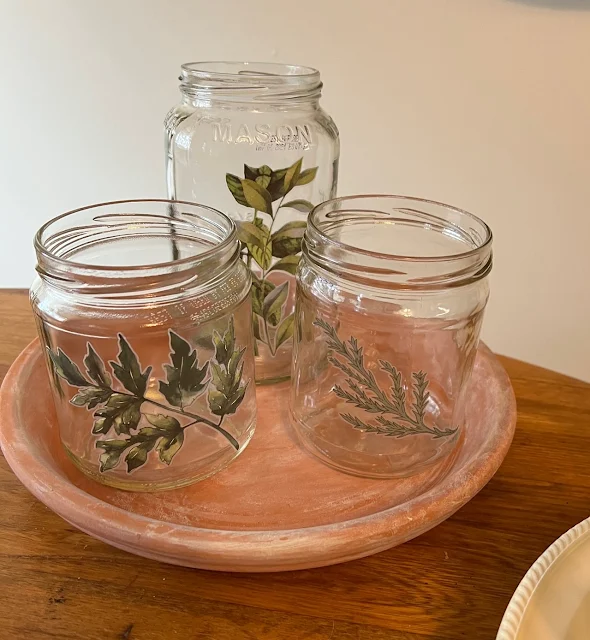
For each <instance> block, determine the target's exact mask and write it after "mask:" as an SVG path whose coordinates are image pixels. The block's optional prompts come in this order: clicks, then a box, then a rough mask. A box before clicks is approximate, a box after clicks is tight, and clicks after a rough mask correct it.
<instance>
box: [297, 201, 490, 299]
mask: <svg viewBox="0 0 590 640" xmlns="http://www.w3.org/2000/svg"><path fill="white" fill-rule="evenodd" d="M378 225H387V228H386V229H385V230H386V231H387V233H383V234H381V235H378V234H377V235H376V229H377V228H378ZM392 228H393V229H394V231H393V233H392V232H391V229H392ZM418 234H420V235H418ZM422 234H423V235H422ZM337 235H338V236H340V237H335V236H337ZM343 235H344V236H345V237H344V238H342V236H343ZM346 236H348V237H346ZM351 236H352V239H351V240H350V239H349V238H351ZM357 238H359V243H358V244H355V241H356V239H357ZM361 240H364V244H365V245H366V244H372V243H373V242H378V243H380V244H381V246H383V244H384V243H387V242H393V243H395V244H396V245H398V246H399V245H400V244H401V245H404V244H406V245H411V246H412V245H413V246H417V247H419V248H420V247H422V246H423V245H424V246H425V245H426V244H428V245H429V246H430V247H431V248H434V249H436V251H433V252H427V251H422V250H421V249H420V250H419V251H418V252H417V253H412V254H410V252H409V251H406V252H405V253H404V252H403V251H402V252H400V251H383V250H382V249H380V250H375V249H373V248H372V247H367V246H362V243H361ZM458 243H464V244H465V245H467V246H466V247H465V249H464V250H461V251H458V252H457V251H453V250H449V249H448V246H449V245H455V246H457V244H458ZM453 249H454V247H453ZM302 250H303V253H304V255H305V256H306V257H307V258H308V259H309V260H310V261H311V263H312V264H314V265H315V266H316V267H318V268H320V269H322V270H324V271H326V272H327V273H332V274H334V276H335V277H337V278H340V279H342V280H348V281H350V282H351V283H353V282H356V283H357V284H359V285H362V286H366V287H372V288H378V289H414V290H437V289H441V288H445V287H457V286H464V285H466V284H470V283H473V282H476V281H478V280H481V279H482V278H484V277H485V276H487V275H488V274H489V272H490V271H491V268H492V231H491V229H490V228H489V226H488V225H487V224H486V223H485V222H484V221H483V220H481V219H480V218H478V217H477V216H475V215H473V214H471V213H469V212H467V211H464V210H463V209H459V208H457V207H453V206H450V205H447V204H444V203H442V202H437V201H435V200H426V199H424V198H417V197H412V196H399V195H390V194H362V195H353V196H343V197H340V198H335V199H333V200H327V201H325V202H323V203H321V204H319V205H317V206H316V207H315V208H314V209H312V211H311V213H310V214H309V219H308V225H307V229H306V231H305V235H304V239H303V244H302Z"/></svg>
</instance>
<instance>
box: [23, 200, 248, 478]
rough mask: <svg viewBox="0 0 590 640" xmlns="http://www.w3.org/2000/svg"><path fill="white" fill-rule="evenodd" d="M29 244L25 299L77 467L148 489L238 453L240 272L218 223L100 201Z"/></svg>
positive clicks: (163, 204) (198, 215)
mask: <svg viewBox="0 0 590 640" xmlns="http://www.w3.org/2000/svg"><path fill="white" fill-rule="evenodd" d="M35 246H36V251H37V258H38V266H37V271H38V273H39V277H38V278H37V280H36V282H35V284H34V285H33V288H32V289H31V301H32V304H33V309H34V311H35V314H36V317H37V325H38V329H39V336H40V339H41V343H42V348H43V349H44V351H45V354H46V362H47V367H48V371H49V374H50V379H51V384H52V387H53V392H54V394H53V395H54V398H55V404H56V411H57V417H58V423H59V428H60V437H61V440H62V443H63V445H64V447H65V449H66V451H67V453H68V454H69V456H70V458H71V459H72V461H73V462H74V464H75V465H76V466H77V467H78V468H79V469H80V470H81V471H83V472H84V473H86V474H87V475H89V476H91V477H93V478H94V479H96V480H98V481H99V482H102V483H104V484H109V485H112V486H116V487H119V488H122V489H129V490H137V491H154V490H158V489H167V488H174V487H179V486H183V485H186V484H189V483H191V482H195V481H197V480H199V479H202V478H205V477H207V476H209V475H211V474H213V473H215V472H216V471H218V470H220V469H222V468H223V467H225V466H226V465H227V464H229V463H230V462H231V461H232V460H233V459H234V458H235V457H236V456H237V455H238V454H239V453H241V451H243V449H244V448H245V446H246V445H247V444H248V442H249V440H250V438H251V437H252V434H253V432H254V427H255V419H256V398H255V396H256V394H255V387H254V348H253V339H252V324H251V318H252V307H251V299H250V284H251V278H250V273H249V271H248V269H247V268H246V266H245V264H244V262H243V261H242V260H241V259H240V244H239V240H238V238H237V231H236V227H235V224H234V223H233V222H232V221H231V220H230V219H229V218H227V217H226V216H225V215H223V214H222V213H220V212H218V211H215V210H213V209H210V208H208V207H203V206H200V205H195V204H188V203H183V202H174V203H173V202H171V201H135V202H115V203H106V204H103V205H96V206H93V207H87V208H84V209H79V210H77V211H73V212H70V213H68V214H64V215H63V216H60V217H58V218H55V219H54V220H52V221H50V222H49V223H47V224H46V225H45V226H43V227H42V228H41V230H40V231H39V233H38V234H37V236H36V241H35ZM48 410H49V409H48Z"/></svg>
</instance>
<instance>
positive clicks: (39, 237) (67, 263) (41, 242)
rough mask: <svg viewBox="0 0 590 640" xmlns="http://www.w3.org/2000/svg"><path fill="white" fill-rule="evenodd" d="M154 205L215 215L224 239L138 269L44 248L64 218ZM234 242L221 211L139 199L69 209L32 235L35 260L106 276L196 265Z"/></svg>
mask: <svg viewBox="0 0 590 640" xmlns="http://www.w3.org/2000/svg"><path fill="white" fill-rule="evenodd" d="M156 203H157V204H159V205H169V206H177V205H182V206H188V207H191V208H193V209H198V210H199V211H203V212H207V213H209V214H214V216H215V217H217V218H218V220H222V221H223V222H224V223H225V224H226V234H225V237H224V238H223V239H222V240H221V242H219V243H218V244H216V245H215V246H214V247H212V248H211V249H207V250H205V251H203V252H200V253H198V254H195V255H190V256H186V257H184V258H179V259H177V260H174V259H173V260H170V261H165V262H153V263H146V264H139V265H102V264H96V263H92V264H89V263H86V262H78V261H76V260H70V259H69V258H67V257H65V258H64V257H63V256H60V255H57V254H56V253H55V252H54V251H52V250H50V249H48V248H47V246H46V244H45V240H46V238H44V235H45V233H46V232H47V231H48V230H49V229H50V228H51V227H52V226H53V225H55V224H56V223H59V222H60V221H63V220H64V219H66V218H69V217H71V216H74V215H76V214H79V213H82V212H86V211H87V212H91V211H94V210H96V211H98V210H100V209H102V208H104V207H116V206H119V205H135V204H137V205H141V206H146V205H149V204H156ZM102 215H103V216H107V215H114V216H116V215H121V213H117V212H116V211H113V212H111V213H110V214H109V213H106V212H105V213H104V214H102ZM136 215H137V216H145V215H155V214H146V213H141V212H138V213H137V214H136ZM172 219H173V218H172ZM236 241H237V231H236V225H235V223H234V221H233V220H232V219H231V218H229V216H227V215H225V214H224V213H222V212H221V211H218V210H217V209H213V208H212V207H208V206H206V205H202V204H199V203H196V202H188V201H185V200H168V199H166V198H138V199H130V200H112V201H109V202H98V203H95V204H91V205H86V206H84V207H78V208H77V209H72V210H70V211H66V212H65V213H62V214H60V215H58V216H55V217H54V218H51V219H50V220H48V221H47V222H45V223H44V224H43V225H42V226H41V227H40V228H39V230H38V231H37V233H36V234H35V239H34V247H35V251H36V252H37V255H38V256H42V257H44V258H47V259H49V260H51V261H52V262H54V263H56V264H60V265H61V266H64V267H70V268H73V269H90V270H100V271H106V272H120V271H129V272H135V273H137V274H141V273H143V272H146V271H150V270H153V269H154V268H157V269H166V268H171V267H182V266H185V265H190V264H192V263H193V262H194V261H195V259H198V260H203V259H207V258H209V257H211V256H212V255H214V254H215V253H217V252H219V251H220V250H223V249H226V248H228V247H230V246H231V245H232V244H235V243H236Z"/></svg>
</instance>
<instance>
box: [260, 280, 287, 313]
mask: <svg viewBox="0 0 590 640" xmlns="http://www.w3.org/2000/svg"><path fill="white" fill-rule="evenodd" d="M288 293H289V283H288V282H283V284H281V285H280V286H278V287H276V288H275V289H273V290H272V291H271V292H270V293H269V294H268V295H267V296H266V298H264V303H263V305H262V316H263V317H264V318H266V319H267V320H268V319H269V318H270V317H271V316H273V315H275V314H279V315H280V312H281V307H282V306H283V305H284V304H285V301H286V300H287V294H288Z"/></svg>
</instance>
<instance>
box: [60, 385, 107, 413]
mask: <svg viewBox="0 0 590 640" xmlns="http://www.w3.org/2000/svg"><path fill="white" fill-rule="evenodd" d="M112 393H113V391H112V390H111V389H101V388H100V387H84V388H82V389H80V391H78V393H77V394H76V395H75V396H74V397H73V398H72V399H71V400H70V402H71V404H73V405H75V406H76V407H85V406H88V408H89V409H94V407H96V405H99V404H101V403H103V402H106V401H107V400H108V399H109V398H110V397H111V395H112Z"/></svg>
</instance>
